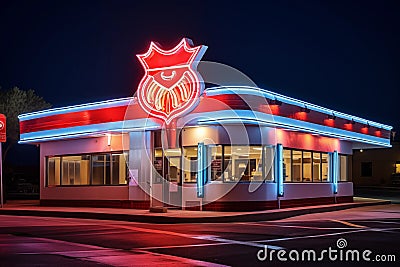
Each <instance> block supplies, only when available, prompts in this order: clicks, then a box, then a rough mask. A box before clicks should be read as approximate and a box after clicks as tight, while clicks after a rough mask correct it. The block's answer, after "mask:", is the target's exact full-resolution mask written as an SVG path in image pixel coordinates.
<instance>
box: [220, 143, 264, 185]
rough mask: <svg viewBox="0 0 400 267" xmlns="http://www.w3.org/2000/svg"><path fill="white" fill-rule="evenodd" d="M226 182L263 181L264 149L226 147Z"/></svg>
mask: <svg viewBox="0 0 400 267" xmlns="http://www.w3.org/2000/svg"><path fill="white" fill-rule="evenodd" d="M224 154H225V159H230V161H226V163H227V165H226V169H225V172H224V179H225V181H229V182H231V181H241V182H249V181H253V180H258V181H262V180H263V179H262V147H261V146H226V147H225V153H224Z"/></svg>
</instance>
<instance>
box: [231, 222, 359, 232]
mask: <svg viewBox="0 0 400 267" xmlns="http://www.w3.org/2000/svg"><path fill="white" fill-rule="evenodd" d="M238 224H246V225H255V226H270V227H283V228H285V227H287V228H300V229H312V230H346V229H352V228H345V227H326V228H324V227H314V226H301V225H275V224H262V223H238Z"/></svg>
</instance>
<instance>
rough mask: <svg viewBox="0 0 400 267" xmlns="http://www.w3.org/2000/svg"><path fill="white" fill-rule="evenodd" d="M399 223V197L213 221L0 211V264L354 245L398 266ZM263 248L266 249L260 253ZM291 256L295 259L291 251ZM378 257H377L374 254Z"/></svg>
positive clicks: (203, 258)
mask: <svg viewBox="0 0 400 267" xmlns="http://www.w3.org/2000/svg"><path fill="white" fill-rule="evenodd" d="M399 229H400V205H378V206H369V207H360V208H354V209H349V210H342V211H335V212H326V213H317V214H309V215H302V216H297V217H292V218H288V219H285V220H280V221H270V222H268V221H262V222H243V223H239V222H238V223H220V224H211V223H191V224H146V223H132V222H121V221H104V220H88V219H68V218H50V217H28V216H26V217H25V216H8V215H2V216H0V248H1V249H0V262H1V265H2V266H32V265H40V266H43V265H48V266H50V265H56V264H57V265H62V266H73V265H80V266H150V265H155V264H157V265H161V266H169V265H178V266H213V265H215V266H218V265H228V266H294V265H299V264H300V265H304V266H305V265H307V266H320V265H321V264H323V265H324V266H326V265H328V266H337V265H338V264H341V265H348V266H354V264H355V263H356V262H355V261H354V260H350V261H346V260H345V258H343V259H342V260H340V251H342V253H344V255H345V253H346V251H347V250H350V249H351V250H354V249H357V250H359V251H360V253H362V252H363V251H365V250H370V251H371V253H370V254H369V255H368V256H369V257H368V258H369V259H370V261H369V262H368V261H365V260H363V259H362V258H361V259H360V263H361V262H362V263H363V264H366V265H370V266H378V264H379V265H382V266H398V264H396V260H397V261H398V260H399V259H400V258H399V257H400V253H399V240H400V231H399ZM338 242H341V243H340V246H341V247H340V248H339V247H338V246H339V243H338ZM265 245H267V246H268V247H267V248H266V247H265ZM329 247H331V249H336V250H337V252H336V254H337V259H336V260H331V259H330V258H329V257H328V256H329V255H328V254H327V253H325V254H323V255H324V257H323V258H321V252H322V251H323V250H328V249H329ZM265 249H266V251H267V253H268V254H267V255H268V257H266V258H265V259H263V258H264V256H265V255H266V254H265ZM272 250H274V252H273V253H272V256H271V255H270V254H269V253H271V251H272ZM279 250H285V251H286V254H285V255H286V259H287V260H286V261H284V262H283V261H282V259H285V257H281V258H280V259H278V258H277V253H278V251H279ZM293 250H296V251H298V252H299V253H300V255H299V258H298V259H299V261H293V260H292V259H291V258H289V257H288V253H289V252H290V251H293ZM304 250H314V251H315V253H316V261H314V260H313V257H312V256H313V255H311V256H310V257H311V258H310V259H309V260H308V258H307V259H306V260H303V261H302V260H301V253H303V251H304ZM260 251H261V252H260ZM257 254H258V255H259V256H258V257H257ZM349 255H350V254H349ZM360 255H361V254H360ZM292 256H293V257H292V258H294V259H296V254H295V253H292ZM306 256H308V255H306V254H305V258H306ZM331 256H332V257H333V256H334V255H333V254H332V255H331ZM376 256H379V257H380V258H379V259H378V258H376ZM318 258H321V259H322V260H321V261H318ZM349 259H350V257H349ZM381 259H384V260H385V261H384V262H383V261H379V262H378V261H377V260H381Z"/></svg>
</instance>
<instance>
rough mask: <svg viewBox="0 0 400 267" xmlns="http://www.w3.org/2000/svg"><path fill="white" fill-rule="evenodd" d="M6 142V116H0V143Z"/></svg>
mask: <svg viewBox="0 0 400 267" xmlns="http://www.w3.org/2000/svg"><path fill="white" fill-rule="evenodd" d="M6 141H7V134H6V116H4V115H3V114H0V143H5V142H6Z"/></svg>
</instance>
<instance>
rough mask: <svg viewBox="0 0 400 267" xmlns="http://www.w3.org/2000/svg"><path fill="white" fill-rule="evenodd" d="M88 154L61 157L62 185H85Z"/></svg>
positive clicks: (87, 178)
mask: <svg viewBox="0 0 400 267" xmlns="http://www.w3.org/2000/svg"><path fill="white" fill-rule="evenodd" d="M89 177H90V155H82V156H65V157H62V185H87V184H89Z"/></svg>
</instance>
